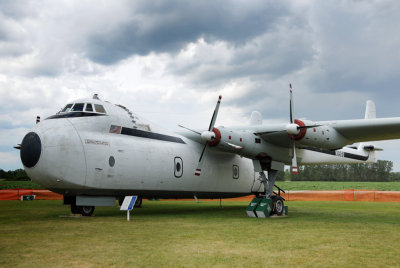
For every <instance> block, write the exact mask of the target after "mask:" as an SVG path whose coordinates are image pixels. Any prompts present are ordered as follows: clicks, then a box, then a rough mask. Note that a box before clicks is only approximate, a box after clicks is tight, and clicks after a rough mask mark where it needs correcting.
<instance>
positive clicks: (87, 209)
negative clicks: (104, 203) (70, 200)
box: [71, 204, 94, 216]
mask: <svg viewBox="0 0 400 268" xmlns="http://www.w3.org/2000/svg"><path fill="white" fill-rule="evenodd" d="M93 212H94V206H77V205H74V204H71V213H72V214H81V215H82V216H92V215H93Z"/></svg>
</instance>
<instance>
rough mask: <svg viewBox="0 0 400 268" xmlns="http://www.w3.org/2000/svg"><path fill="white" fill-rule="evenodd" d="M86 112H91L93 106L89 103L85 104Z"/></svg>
mask: <svg viewBox="0 0 400 268" xmlns="http://www.w3.org/2000/svg"><path fill="white" fill-rule="evenodd" d="M85 111H86V112H93V106H92V104H91V103H86V109H85Z"/></svg>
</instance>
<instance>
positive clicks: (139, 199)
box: [133, 196, 143, 208]
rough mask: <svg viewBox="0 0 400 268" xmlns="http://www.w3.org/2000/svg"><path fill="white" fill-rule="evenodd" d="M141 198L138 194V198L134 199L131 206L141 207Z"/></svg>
mask: <svg viewBox="0 0 400 268" xmlns="http://www.w3.org/2000/svg"><path fill="white" fill-rule="evenodd" d="M142 201H143V200H142V198H141V197H139V196H138V198H137V199H136V202H135V205H133V207H135V208H141V207H142Z"/></svg>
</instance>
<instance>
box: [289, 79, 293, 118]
mask: <svg viewBox="0 0 400 268" xmlns="http://www.w3.org/2000/svg"><path fill="white" fill-rule="evenodd" d="M289 86H290V124H293V92H292V84H289Z"/></svg>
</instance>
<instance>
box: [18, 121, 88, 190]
mask: <svg viewBox="0 0 400 268" xmlns="http://www.w3.org/2000/svg"><path fill="white" fill-rule="evenodd" d="M20 155H21V161H22V163H23V165H24V168H25V171H26V173H27V174H28V176H29V177H30V178H31V179H32V180H33V181H35V182H37V183H39V184H41V185H42V186H44V187H46V188H48V189H51V190H53V191H55V192H59V193H65V191H64V190H63V189H75V188H78V187H80V186H82V185H85V181H86V158H85V154H84V150H83V145H82V141H81V138H80V135H79V133H78V131H77V130H76V128H75V127H74V125H73V124H72V123H71V122H70V121H69V120H68V119H63V118H62V119H48V120H43V121H42V122H40V123H39V124H37V125H35V126H34V127H33V129H32V130H31V131H30V132H29V133H28V134H26V135H25V137H24V138H23V140H22V143H21V151H20Z"/></svg>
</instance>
